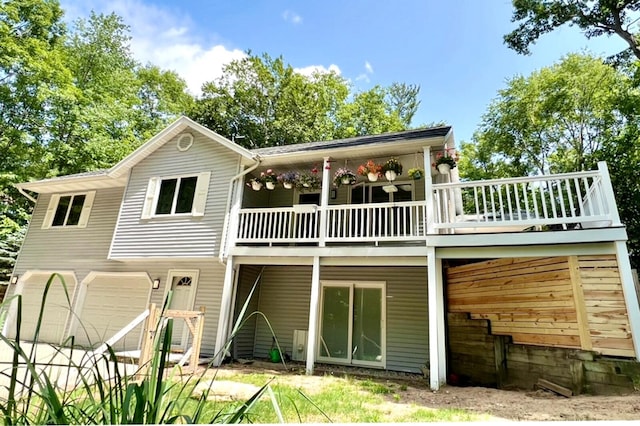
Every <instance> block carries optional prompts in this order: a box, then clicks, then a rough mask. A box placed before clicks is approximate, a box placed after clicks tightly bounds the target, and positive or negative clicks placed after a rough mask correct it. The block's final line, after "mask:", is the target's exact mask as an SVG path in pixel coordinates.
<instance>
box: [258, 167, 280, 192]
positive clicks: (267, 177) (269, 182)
mask: <svg viewBox="0 0 640 426" xmlns="http://www.w3.org/2000/svg"><path fill="white" fill-rule="evenodd" d="M260 177H261V178H262V181H263V182H264V183H265V186H266V187H267V189H269V190H274V189H276V183H278V176H277V175H276V174H275V173H274V172H273V170H271V169H267V171H266V172H262V173H260Z"/></svg>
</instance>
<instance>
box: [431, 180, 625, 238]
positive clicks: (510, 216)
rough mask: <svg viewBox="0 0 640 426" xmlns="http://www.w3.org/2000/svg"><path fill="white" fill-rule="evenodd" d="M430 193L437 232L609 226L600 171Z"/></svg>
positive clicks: (473, 184)
mask: <svg viewBox="0 0 640 426" xmlns="http://www.w3.org/2000/svg"><path fill="white" fill-rule="evenodd" d="M433 193H434V205H435V206H436V207H435V211H434V221H433V227H434V228H435V229H445V230H455V229H461V228H484V229H485V232H487V231H489V228H498V227H505V226H507V227H514V229H517V228H526V227H531V226H547V227H550V228H551V229H573V228H576V227H600V226H608V225H610V224H611V222H612V216H611V206H610V205H609V204H608V203H607V202H606V200H607V199H608V198H607V194H606V193H605V187H604V186H603V181H602V174H601V173H600V172H599V171H589V172H580V173H566V174H558V175H550V176H532V177H523V178H513V179H495V180H490V181H477V182H459V183H450V184H438V185H433ZM503 229H504V228H503Z"/></svg>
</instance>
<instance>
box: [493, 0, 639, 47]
mask: <svg viewBox="0 0 640 426" xmlns="http://www.w3.org/2000/svg"><path fill="white" fill-rule="evenodd" d="M513 7H514V11H513V16H512V18H511V21H512V22H518V23H519V24H518V27H517V28H516V29H515V30H513V31H512V32H510V33H509V34H507V35H505V36H504V41H505V43H506V44H507V46H509V47H510V48H512V49H514V50H515V51H516V52H518V53H522V54H529V46H530V45H531V44H534V43H535V42H536V41H537V40H538V38H540V36H542V35H543V34H546V33H549V32H552V31H554V30H555V29H556V28H558V27H560V26H562V25H565V24H568V25H572V26H573V25H575V26H577V27H578V28H580V29H581V30H583V31H584V33H585V35H586V36H587V38H591V37H600V36H603V35H606V36H611V35H617V36H618V37H620V38H622V39H623V40H624V41H625V42H626V43H627V45H628V46H629V47H628V49H627V50H626V51H624V52H621V53H620V54H618V55H617V57H618V59H624V58H628V57H630V56H631V55H633V56H635V57H636V58H637V59H640V38H639V37H638V33H634V32H631V30H630V27H631V25H632V24H633V23H635V22H636V20H632V18H631V14H632V13H633V12H638V11H639V10H640V1H639V0H596V1H594V0H513Z"/></svg>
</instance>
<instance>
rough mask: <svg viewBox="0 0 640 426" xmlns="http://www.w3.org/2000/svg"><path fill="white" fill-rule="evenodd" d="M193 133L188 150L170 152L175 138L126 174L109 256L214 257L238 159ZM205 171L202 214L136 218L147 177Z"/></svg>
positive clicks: (141, 206) (143, 199) (144, 191)
mask: <svg viewBox="0 0 640 426" xmlns="http://www.w3.org/2000/svg"><path fill="white" fill-rule="evenodd" d="M193 133H194V143H193V146H192V147H191V148H190V149H189V150H188V151H185V152H180V151H178V149H177V148H176V140H177V138H178V137H179V135H178V136H177V137H176V138H175V139H173V140H171V141H169V142H167V143H166V144H164V145H163V146H162V147H160V148H159V149H158V150H156V151H155V152H154V153H153V154H151V155H150V156H149V157H147V158H145V159H144V160H142V161H141V162H140V163H138V164H137V165H136V166H135V167H133V169H132V170H131V174H130V177H129V184H128V186H127V190H126V193H125V196H124V202H123V204H122V212H121V213H120V220H119V223H118V227H117V229H116V232H115V236H114V240H113V246H112V249H111V257H112V258H114V259H134V258H146V257H152V258H153V257H158V258H162V257H191V258H193V257H210V258H211V257H215V256H217V254H218V250H219V246H220V239H221V234H222V229H223V225H224V216H225V210H226V207H227V198H228V192H229V180H230V179H231V177H233V176H234V175H236V174H237V172H238V164H239V157H238V154H235V153H233V152H232V151H230V150H229V149H228V148H225V147H223V146H222V145H219V144H218V143H216V142H213V141H211V140H210V139H208V138H205V137H204V136H202V135H200V134H198V133H196V132H193ZM207 171H209V172H211V179H210V182H209V190H208V195H207V202H206V207H205V212H204V216H202V217H191V216H182V217H152V218H151V219H141V214H142V208H143V205H144V201H145V194H146V192H147V186H148V182H149V179H150V178H152V177H161V178H162V177H171V176H181V175H189V174H192V175H193V174H197V173H201V172H207Z"/></svg>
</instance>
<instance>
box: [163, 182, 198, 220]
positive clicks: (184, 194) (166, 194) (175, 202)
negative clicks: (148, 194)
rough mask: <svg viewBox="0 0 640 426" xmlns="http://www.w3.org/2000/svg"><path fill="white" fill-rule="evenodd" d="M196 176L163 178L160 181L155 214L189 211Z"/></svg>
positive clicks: (193, 194)
mask: <svg viewBox="0 0 640 426" xmlns="http://www.w3.org/2000/svg"><path fill="white" fill-rule="evenodd" d="M197 181H198V177H197V176H190V177H183V178H176V179H163V180H162V182H160V192H159V193H158V203H157V205H156V214H178V213H191V209H192V208H193V198H194V196H195V193H196V183H197Z"/></svg>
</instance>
